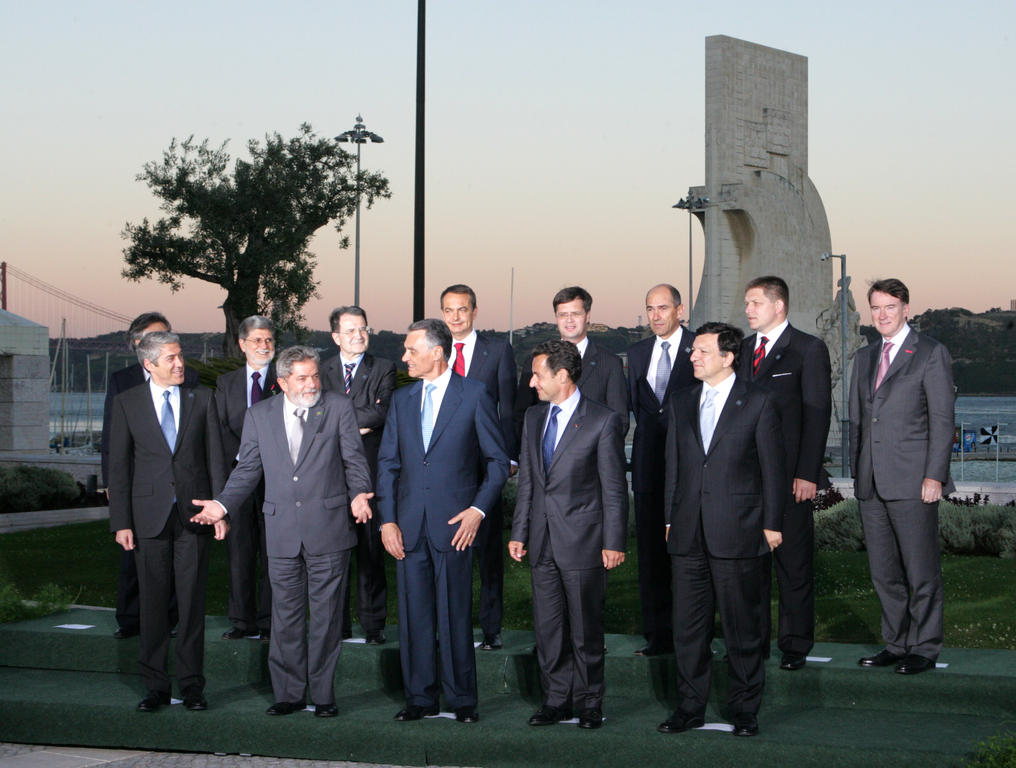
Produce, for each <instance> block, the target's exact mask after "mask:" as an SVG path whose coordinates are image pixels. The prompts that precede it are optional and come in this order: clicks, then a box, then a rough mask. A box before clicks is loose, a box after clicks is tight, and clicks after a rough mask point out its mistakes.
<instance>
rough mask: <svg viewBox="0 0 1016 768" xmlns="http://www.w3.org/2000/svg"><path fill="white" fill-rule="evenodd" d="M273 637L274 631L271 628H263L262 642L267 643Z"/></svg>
mask: <svg viewBox="0 0 1016 768" xmlns="http://www.w3.org/2000/svg"><path fill="white" fill-rule="evenodd" d="M271 639H272V631H271V630H270V629H262V630H261V642H262V643H267V642H269V641H270V640H271Z"/></svg>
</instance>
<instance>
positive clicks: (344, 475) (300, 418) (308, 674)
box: [193, 347, 372, 717]
mask: <svg viewBox="0 0 1016 768" xmlns="http://www.w3.org/2000/svg"><path fill="white" fill-rule="evenodd" d="M276 371H277V374H278V379H277V381H278V384H279V386H280V387H281V388H282V391H283V393H284V396H282V397H272V398H269V399H268V400H264V401H262V402H260V403H258V404H257V405H255V406H253V407H251V408H249V409H248V410H247V414H246V416H244V424H243V439H242V441H241V443H240V456H239V459H238V460H237V464H236V467H235V468H234V469H233V471H232V472H231V473H230V475H229V480H228V481H227V482H226V485H225V487H224V488H223V489H222V491H221V492H220V493H218V494H216V496H215V501H208V500H207V499H208V497H207V496H205V497H202V500H195V501H194V503H195V504H197V505H200V506H201V507H202V511H201V513H200V514H198V515H195V517H194V518H193V519H194V520H195V521H197V522H214V521H215V520H218V519H221V518H222V516H223V515H224V514H225V513H226V512H227V511H229V510H231V509H236V508H237V507H238V506H239V505H240V504H242V503H243V502H244V500H245V499H246V498H247V497H248V496H250V494H251V493H253V491H254V489H255V488H256V487H257V485H258V483H259V482H260V481H261V478H262V476H263V477H264V483H265V503H264V507H263V510H264V515H265V534H266V538H267V541H268V573H269V577H270V578H271V582H272V634H271V642H270V644H269V646H268V671H269V674H270V675H271V678H272V691H273V692H274V694H275V703H274V704H272V705H271V706H270V707H269V708H268V709H267V711H266V713H267V714H269V715H289V714H292V713H293V712H296V711H297V710H300V709H303V708H304V706H305V704H306V697H307V694H308V693H309V694H310V699H311V701H312V702H313V703H314V705H315V708H314V714H315V715H316V716H317V717H334V716H335V715H337V714H338V709H337V708H336V706H335V688H334V683H335V666H336V664H337V663H338V660H339V653H340V651H341V650H342V637H341V635H342V603H343V601H344V600H345V597H346V585H345V583H344V582H345V579H346V576H347V574H348V573H349V554H350V551H351V550H352V548H353V547H354V546H355V545H356V532H355V530H354V529H353V527H354V521H355V522H356V523H363V522H366V521H367V520H369V519H370V517H371V511H370V504H369V503H368V500H369V499H370V497H371V495H372V494H371V483H370V470H369V469H368V467H367V460H366V458H364V455H363V445H362V443H361V441H360V433H359V429H358V428H357V426H356V416H355V414H354V413H353V406H352V403H351V402H350V401H349V398H347V397H343V396H342V395H339V394H336V393H334V392H324V393H322V392H321V389H320V384H321V378H320V375H319V374H318V354H317V352H316V351H315V350H313V349H311V348H309V347H289V348H288V349H285V350H283V351H282V353H281V354H280V355H279V359H278V362H277V363H276ZM308 610H309V613H310V627H309V632H308V620H307V614H308Z"/></svg>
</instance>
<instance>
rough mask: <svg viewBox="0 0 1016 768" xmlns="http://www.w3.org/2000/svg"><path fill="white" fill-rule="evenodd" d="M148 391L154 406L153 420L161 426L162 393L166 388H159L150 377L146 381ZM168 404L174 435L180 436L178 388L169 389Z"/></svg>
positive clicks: (164, 400)
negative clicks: (171, 412) (171, 407)
mask: <svg viewBox="0 0 1016 768" xmlns="http://www.w3.org/2000/svg"><path fill="white" fill-rule="evenodd" d="M148 391H149V392H151V394H152V402H153V403H154V404H155V418H156V419H158V421H159V424H160V426H161V424H162V406H163V403H165V402H166V398H165V397H164V396H163V394H162V393H163V392H165V391H166V388H164V387H160V386H159V385H158V384H156V383H155V381H153V380H152V379H151V378H150V377H149V379H148ZM169 404H170V405H172V406H173V425H174V427H175V428H176V433H177V434H180V387H176V386H173V387H169Z"/></svg>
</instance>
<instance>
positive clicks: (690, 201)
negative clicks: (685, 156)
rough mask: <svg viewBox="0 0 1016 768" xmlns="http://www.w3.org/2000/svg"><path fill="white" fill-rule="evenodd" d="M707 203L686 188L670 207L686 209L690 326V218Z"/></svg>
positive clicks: (691, 291) (692, 287)
mask: <svg viewBox="0 0 1016 768" xmlns="http://www.w3.org/2000/svg"><path fill="white" fill-rule="evenodd" d="M708 203H709V198H708V197H692V194H691V190H690V189H689V190H688V197H682V198H681V199H680V200H678V201H677V203H675V204H674V205H672V206H671V207H672V208H680V209H681V210H684V211H688V298H687V302H688V327H689V328H692V327H693V326H692V322H691V310H692V296H693V295H694V291H693V289H694V282H693V281H694V276H693V271H692V259H691V220H692V219H693V218H695V212H696V211H701V210H703V209H704V208H705V207H706V205H707V204H708Z"/></svg>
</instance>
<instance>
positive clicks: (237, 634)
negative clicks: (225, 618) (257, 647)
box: [222, 627, 261, 640]
mask: <svg viewBox="0 0 1016 768" xmlns="http://www.w3.org/2000/svg"><path fill="white" fill-rule="evenodd" d="M260 637H261V633H260V632H248V631H247V630H246V629H237V628H236V627H233V628H232V629H231V630H229V631H228V632H223V633H222V639H223V640H257V639H258V638H260Z"/></svg>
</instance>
